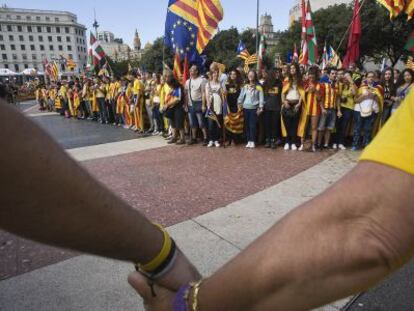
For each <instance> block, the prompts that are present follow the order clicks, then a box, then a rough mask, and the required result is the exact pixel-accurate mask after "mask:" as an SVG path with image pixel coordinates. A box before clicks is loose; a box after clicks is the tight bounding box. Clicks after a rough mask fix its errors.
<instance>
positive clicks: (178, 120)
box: [168, 106, 185, 130]
mask: <svg viewBox="0 0 414 311" xmlns="http://www.w3.org/2000/svg"><path fill="white" fill-rule="evenodd" d="M170 109H171V111H170V112H169V117H168V118H169V119H170V124H171V127H172V128H173V129H175V130H182V129H184V117H185V115H184V109H183V107H182V106H176V107H173V108H170Z"/></svg>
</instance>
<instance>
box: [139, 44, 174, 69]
mask: <svg viewBox="0 0 414 311" xmlns="http://www.w3.org/2000/svg"><path fill="white" fill-rule="evenodd" d="M163 41H164V39H163V37H160V38H157V39H156V40H155V41H154V43H153V44H152V46H151V47H150V48H148V49H146V50H145V51H144V53H143V54H142V58H141V62H140V67H141V68H143V69H144V70H145V71H149V72H157V73H161V72H162V71H163V64H162V62H163V58H164V62H165V63H166V64H167V65H168V66H169V67H170V68H172V65H173V53H172V51H171V49H170V48H168V47H166V46H164V42H163Z"/></svg>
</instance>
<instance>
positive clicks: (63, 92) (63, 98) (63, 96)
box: [58, 81, 69, 117]
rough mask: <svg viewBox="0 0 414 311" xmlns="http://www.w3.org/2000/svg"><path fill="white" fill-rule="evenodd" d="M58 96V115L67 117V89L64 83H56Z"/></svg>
mask: <svg viewBox="0 0 414 311" xmlns="http://www.w3.org/2000/svg"><path fill="white" fill-rule="evenodd" d="M58 88H59V91H58V96H59V98H60V104H61V109H60V115H62V116H65V117H68V116H69V112H68V111H69V105H68V94H67V93H68V89H67V83H66V81H62V82H58Z"/></svg>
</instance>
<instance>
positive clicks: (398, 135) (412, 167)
mask: <svg viewBox="0 0 414 311" xmlns="http://www.w3.org/2000/svg"><path fill="white" fill-rule="evenodd" d="M413 133H414V90H412V91H411V92H410V93H409V94H408V96H407V97H406V99H405V100H404V102H403V103H402V104H401V106H400V107H399V108H398V109H397V111H396V112H395V113H394V114H393V116H392V117H391V118H390V119H389V120H388V122H387V123H386V124H385V126H384V127H383V128H382V130H381V131H380V132H379V133H378V135H377V136H376V137H375V139H374V140H373V141H372V143H371V144H370V145H369V146H368V147H367V148H366V149H365V151H364V153H363V154H362V156H361V158H360V160H362V161H374V162H377V163H381V164H385V165H389V166H391V167H394V168H397V169H400V170H403V171H405V172H407V173H410V174H412V175H414V135H413Z"/></svg>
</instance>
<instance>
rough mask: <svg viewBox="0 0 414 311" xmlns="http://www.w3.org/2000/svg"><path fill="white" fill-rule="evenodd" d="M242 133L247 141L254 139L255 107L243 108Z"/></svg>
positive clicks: (255, 124)
mask: <svg viewBox="0 0 414 311" xmlns="http://www.w3.org/2000/svg"><path fill="white" fill-rule="evenodd" d="M243 112H244V133H245V134H246V139H247V141H248V142H249V141H256V126H257V109H243Z"/></svg>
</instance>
